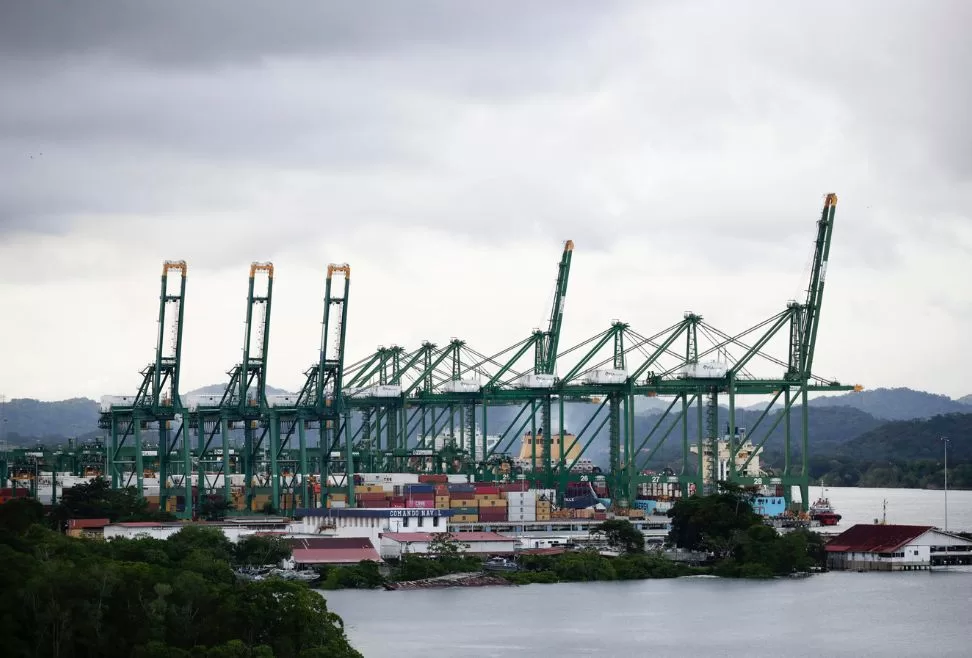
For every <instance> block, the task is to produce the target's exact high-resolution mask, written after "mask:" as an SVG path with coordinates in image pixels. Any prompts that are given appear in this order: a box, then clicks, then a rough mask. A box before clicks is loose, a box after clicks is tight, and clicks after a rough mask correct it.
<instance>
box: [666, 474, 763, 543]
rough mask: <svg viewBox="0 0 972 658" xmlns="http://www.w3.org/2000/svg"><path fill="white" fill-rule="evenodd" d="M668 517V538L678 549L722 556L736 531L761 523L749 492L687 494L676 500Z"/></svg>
mask: <svg viewBox="0 0 972 658" xmlns="http://www.w3.org/2000/svg"><path fill="white" fill-rule="evenodd" d="M668 516H669V517H670V518H671V519H672V528H671V530H670V531H669V534H668V538H669V541H670V542H671V543H673V544H675V545H676V546H678V547H679V548H685V549H689V550H697V551H712V552H713V553H715V554H716V555H717V556H719V557H725V556H726V555H727V554H728V552H729V550H730V543H731V540H732V538H733V536H734V535H735V533H736V532H738V531H744V530H746V529H748V528H750V527H752V526H754V525H761V524H762V519H760V517H759V516H758V515H757V514H756V513H755V512H753V508H752V505H751V504H750V503H749V500H748V495H747V494H744V493H742V492H740V491H738V490H737V491H726V492H723V493H719V494H714V495H711V496H690V497H688V498H682V499H680V500H679V501H678V502H676V503H675V504H674V505H673V506H672V508H671V509H670V510H668Z"/></svg>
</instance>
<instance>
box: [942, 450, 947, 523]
mask: <svg viewBox="0 0 972 658" xmlns="http://www.w3.org/2000/svg"><path fill="white" fill-rule="evenodd" d="M942 441H943V442H944V443H945V532H948V437H947V436H943V437H942Z"/></svg>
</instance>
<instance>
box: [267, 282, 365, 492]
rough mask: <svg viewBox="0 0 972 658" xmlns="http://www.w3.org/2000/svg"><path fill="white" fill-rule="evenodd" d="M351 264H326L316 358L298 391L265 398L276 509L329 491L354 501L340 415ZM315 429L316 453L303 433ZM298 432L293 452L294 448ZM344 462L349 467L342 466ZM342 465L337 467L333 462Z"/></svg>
mask: <svg viewBox="0 0 972 658" xmlns="http://www.w3.org/2000/svg"><path fill="white" fill-rule="evenodd" d="M350 288H351V267H350V266H349V265H348V264H347V263H343V264H333V263H332V264H330V265H328V267H327V278H326V279H325V283H324V319H323V321H322V323H321V344H320V351H319V353H318V358H317V361H316V362H315V363H314V364H313V365H311V366H310V367H309V368H308V369H307V370H306V371H305V372H304V384H303V386H302V387H301V389H300V391H299V392H298V393H297V394H296V395H275V396H270V397H269V398H268V401H269V408H268V424H269V428H270V450H269V452H270V471H269V472H270V481H269V491H268V493H269V496H270V498H269V502H270V503H271V505H272V506H273V507H274V508H276V509H283V510H288V509H294V508H296V507H311V506H316V505H317V504H319V503H320V502H322V500H323V496H324V495H325V494H326V493H327V491H328V490H329V489H330V490H332V491H342V492H347V496H348V500H349V501H350V504H353V501H354V471H353V461H352V460H351V451H350V444H349V443H348V442H347V426H346V424H345V421H346V418H345V415H344V400H345V396H344V392H343V391H344V383H343V373H344V341H345V337H346V335H347V322H348V295H349V292H350ZM308 430H311V431H315V432H316V434H317V437H316V444H317V445H316V455H313V454H312V453H311V450H310V448H311V447H312V446H310V445H309V443H308V437H307V431H308ZM294 434H296V435H297V441H298V445H297V448H296V452H295V451H294V449H293V446H292V439H293V437H294ZM345 462H347V463H348V464H350V465H351V466H349V467H347V468H344V467H343V465H344V464H345ZM336 463H337V464H341V465H342V468H341V469H335V468H334V465H335V464H336Z"/></svg>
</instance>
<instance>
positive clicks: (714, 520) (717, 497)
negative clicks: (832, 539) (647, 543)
mask: <svg viewBox="0 0 972 658" xmlns="http://www.w3.org/2000/svg"><path fill="white" fill-rule="evenodd" d="M723 484H724V486H725V488H726V490H725V491H724V492H723V493H719V494H714V495H711V496H693V497H691V498H685V499H681V500H679V501H678V502H677V503H675V505H673V506H672V509H671V510H669V512H668V515H669V516H670V517H671V519H672V529H671V531H670V532H669V542H671V543H672V544H673V545H675V546H677V547H679V548H682V549H686V550H690V551H699V552H703V553H706V554H708V555H710V556H711V562H712V563H713V566H714V569H713V573H715V574H716V575H719V576H725V577H741V578H765V577H771V576H784V575H787V574H790V573H793V572H805V571H809V570H810V569H812V568H813V567H820V566H823V564H824V562H825V555H824V552H823V540H822V538H821V537H820V535H818V534H816V533H812V532H805V531H792V532H788V533H786V534H784V535H780V534H779V533H777V532H776V530H774V529H773V528H770V527H768V526H766V525H764V524H763V523H762V521H761V519H760V517H759V516H758V515H756V514H755V513H754V512H753V509H752V507H751V505H750V503H749V500H748V495H747V494H746V493H745V492H743V491H741V490H739V489H736V488H733V487H732V486H731V485H728V484H726V483H723Z"/></svg>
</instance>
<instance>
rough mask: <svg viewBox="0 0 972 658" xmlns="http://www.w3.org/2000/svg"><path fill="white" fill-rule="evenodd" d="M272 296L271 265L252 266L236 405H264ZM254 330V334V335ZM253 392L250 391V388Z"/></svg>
mask: <svg viewBox="0 0 972 658" xmlns="http://www.w3.org/2000/svg"><path fill="white" fill-rule="evenodd" d="M258 273H259V274H265V275H266V292H264V293H262V294H260V293H258V292H257V290H258V288H257V285H256V277H257V274H258ZM272 294H273V263H252V264H251V265H250V284H249V291H248V293H247V303H246V326H245V329H244V337H243V360H242V361H241V363H240V381H239V391H238V394H239V404H240V406H241V408H243V407H246V406H251V407H260V408H264V407H266V405H267V347H268V346H269V343H270V300H271V298H272ZM254 327H255V328H256V333H255V334H254V331H253V329H254ZM254 386H255V388H256V390H253V388H254Z"/></svg>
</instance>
